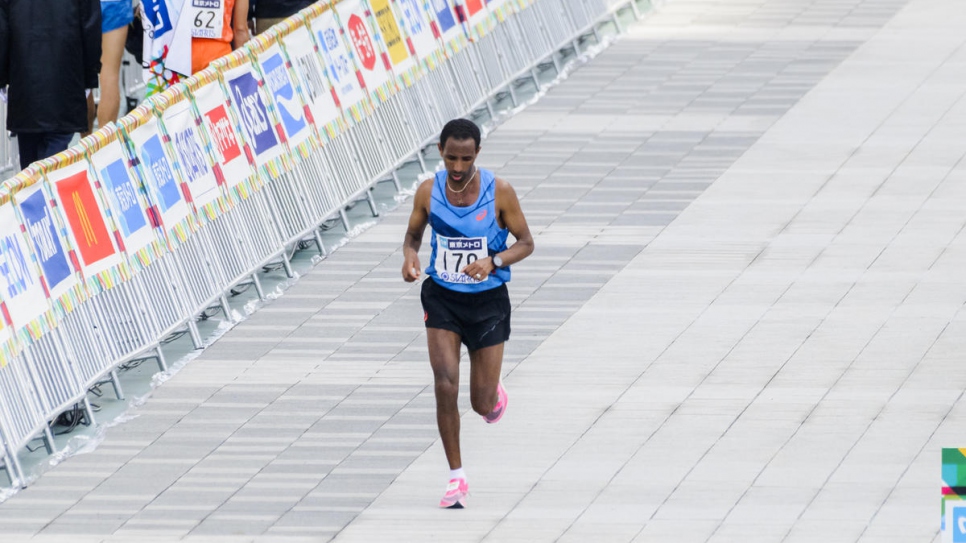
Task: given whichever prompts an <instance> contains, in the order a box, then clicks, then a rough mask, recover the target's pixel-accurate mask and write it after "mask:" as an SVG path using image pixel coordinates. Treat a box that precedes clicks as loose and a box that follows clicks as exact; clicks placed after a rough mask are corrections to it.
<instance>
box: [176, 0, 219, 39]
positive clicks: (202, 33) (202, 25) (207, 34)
mask: <svg viewBox="0 0 966 543" xmlns="http://www.w3.org/2000/svg"><path fill="white" fill-rule="evenodd" d="M190 2H191V9H190V10H188V12H187V13H186V14H185V15H187V16H189V17H191V37H192V38H209V39H213V40H217V39H220V38H221V35H222V33H223V32H224V30H225V0H190Z"/></svg>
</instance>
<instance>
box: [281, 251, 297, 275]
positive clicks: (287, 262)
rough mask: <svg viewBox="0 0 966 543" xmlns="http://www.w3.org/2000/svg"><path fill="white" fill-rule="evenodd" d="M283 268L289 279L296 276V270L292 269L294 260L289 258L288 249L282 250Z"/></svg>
mask: <svg viewBox="0 0 966 543" xmlns="http://www.w3.org/2000/svg"><path fill="white" fill-rule="evenodd" d="M282 268H283V269H284V270H285V276H286V277H288V278H289V279H291V278H293V277H295V271H294V270H292V262H291V261H290V260H289V258H288V251H287V250H283V251H282Z"/></svg>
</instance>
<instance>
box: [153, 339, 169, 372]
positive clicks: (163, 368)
mask: <svg viewBox="0 0 966 543" xmlns="http://www.w3.org/2000/svg"><path fill="white" fill-rule="evenodd" d="M154 354H155V355H157V356H156V357H155V358H157V360H158V368H159V369H160V370H161V371H168V362H167V361H166V360H165V359H164V351H162V350H161V346H160V345H158V346H157V347H155V348H154Z"/></svg>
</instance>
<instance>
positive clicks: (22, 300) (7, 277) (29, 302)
mask: <svg viewBox="0 0 966 543" xmlns="http://www.w3.org/2000/svg"><path fill="white" fill-rule="evenodd" d="M0 300H2V302H0V309H2V310H3V312H4V313H5V314H6V315H7V317H8V318H9V321H10V322H11V323H12V324H13V326H14V328H15V329H16V330H19V331H25V332H27V334H28V335H29V337H31V338H33V339H37V338H39V337H40V335H41V334H42V333H43V332H44V331H45V330H46V329H47V328H48V326H49V323H47V322H46V321H45V319H43V318H42V317H43V316H44V315H45V314H46V313H47V311H48V309H49V305H48V304H47V293H46V292H45V290H44V286H43V282H42V279H41V276H40V274H39V273H38V269H37V265H36V262H35V261H34V257H33V254H32V252H31V251H30V248H29V247H28V246H27V240H26V239H24V236H23V230H21V223H20V220H19V219H17V214H16V212H15V211H14V208H13V203H12V202H8V203H6V204H3V205H0Z"/></svg>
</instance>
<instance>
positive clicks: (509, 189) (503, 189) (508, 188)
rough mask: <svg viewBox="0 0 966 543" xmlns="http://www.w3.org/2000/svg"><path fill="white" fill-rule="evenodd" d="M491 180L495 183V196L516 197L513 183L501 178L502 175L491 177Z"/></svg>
mask: <svg viewBox="0 0 966 543" xmlns="http://www.w3.org/2000/svg"><path fill="white" fill-rule="evenodd" d="M493 181H494V182H495V183H496V196H497V198H504V197H512V198H516V195H517V193H516V191H515V190H513V185H511V184H510V182H509V181H507V180H506V179H503V178H502V177H497V176H494V177H493Z"/></svg>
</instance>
